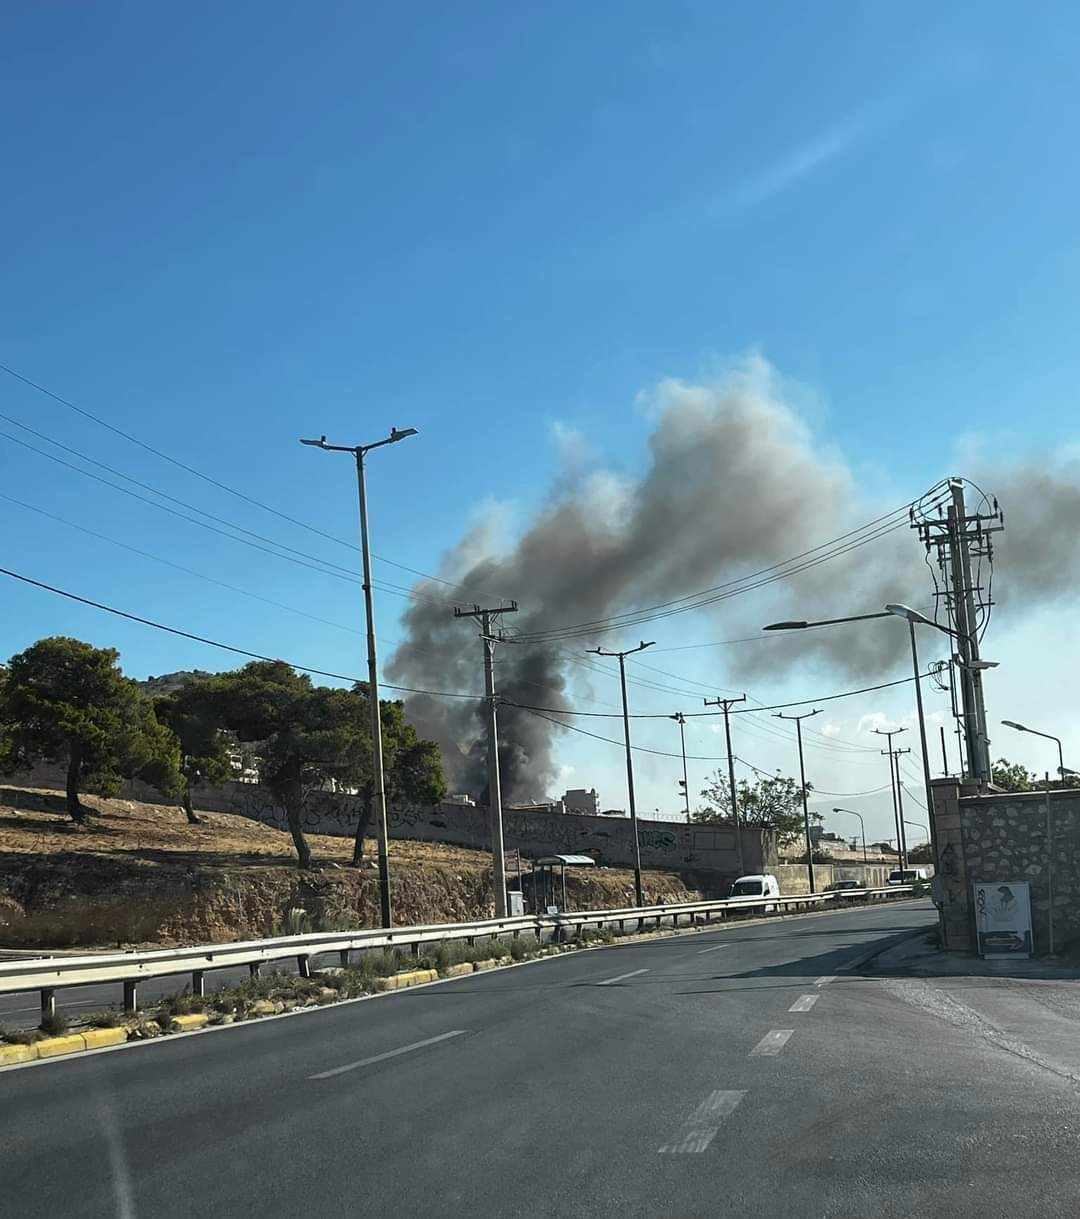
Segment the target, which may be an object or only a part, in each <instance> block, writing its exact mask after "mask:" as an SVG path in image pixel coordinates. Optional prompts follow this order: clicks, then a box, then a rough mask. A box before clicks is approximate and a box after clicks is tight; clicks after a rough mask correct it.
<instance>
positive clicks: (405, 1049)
mask: <svg viewBox="0 0 1080 1219" xmlns="http://www.w3.org/2000/svg"><path fill="white" fill-rule="evenodd" d="M465 1031H466V1030H465V1029H452V1030H451V1031H450V1032H449V1033H440V1034H439V1036H438V1037H428V1038H427V1040H426V1041H414V1042H413V1043H412V1045H403V1046H400V1047H399V1048H398V1049H396V1050H387V1051H386V1053H385V1054H373V1055H372V1056H371V1057H370V1058H361V1059H360V1061H359V1062H347V1063H346V1064H345V1065H344V1066H343V1067H334V1069H333V1070H332V1071H320V1072H319V1073H318V1075H309V1076H308V1079H332V1078H333V1077H334V1076H335V1075H344V1074H345V1072H346V1071H355V1070H356V1069H357V1068H358V1067H370V1066H371V1065H372V1064H373V1063H376V1062H385V1061H386V1059H388V1058H397V1057H398V1055H399V1054H411V1053H412V1052H413V1050H422V1049H423V1048H424V1047H425V1046H429V1045H438V1043H439V1042H440V1041H449V1039H450V1038H451V1037H460V1036H461V1035H462V1034H463V1033H464V1032H465Z"/></svg>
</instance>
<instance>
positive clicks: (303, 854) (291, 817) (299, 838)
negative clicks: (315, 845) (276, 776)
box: [285, 764, 311, 869]
mask: <svg viewBox="0 0 1080 1219" xmlns="http://www.w3.org/2000/svg"><path fill="white" fill-rule="evenodd" d="M303 810H304V791H303V785H302V782H301V778H300V767H299V765H298V764H297V765H296V766H295V767H294V774H293V777H292V778H291V779H290V780H289V784H288V788H287V789H286V795H285V817H286V819H287V820H288V822H289V833H290V834H291V835H292V840H293V846H294V847H296V866H297V867H298V868H303V869H308V868H310V867H311V848H310V847H309V846H308V844H307V839H306V838H305V837H304V828H303V824H302V823H301V820H300V818H301V814H302V813H303Z"/></svg>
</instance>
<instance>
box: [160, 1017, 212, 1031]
mask: <svg viewBox="0 0 1080 1219" xmlns="http://www.w3.org/2000/svg"><path fill="white" fill-rule="evenodd" d="M209 1023H210V1017H209V1016H208V1015H206V1013H205V1012H192V1013H191V1014H190V1015H188V1016H173V1018H172V1020H171V1021H170V1022H169V1027H170V1028H174V1029H179V1030H180V1031H181V1032H182V1033H186V1032H187V1031H188V1030H189V1029H201V1028H204V1027H205V1026H206V1025H208V1024H209Z"/></svg>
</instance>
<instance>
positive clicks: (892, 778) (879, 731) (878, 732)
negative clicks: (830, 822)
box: [874, 728, 907, 871]
mask: <svg viewBox="0 0 1080 1219" xmlns="http://www.w3.org/2000/svg"><path fill="white" fill-rule="evenodd" d="M901 732H907V729H906V728H893V729H890V730H889V731H888V732H886V731H885V729H883V728H875V729H874V735H875V736H883V737H885V739H886V740H887V741H888V742H889V748H888V749H883V750H882V751H881V756H882V757H888V759H889V786H890V787H891V789H892V811H893V817H894V818H895V820H896V850H897V854H898V855H899V858H900V870H901V871H903V868H904V855H903V846H902V845H901V844H902V843H903V836H902V835H903V830H901V828H900V812H899V808H898V806H897V798H896V774H895V773H894V771H893V747H892V739H893V737H894V736H899V735H900V733H901Z"/></svg>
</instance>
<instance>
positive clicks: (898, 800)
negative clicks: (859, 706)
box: [893, 749, 911, 872]
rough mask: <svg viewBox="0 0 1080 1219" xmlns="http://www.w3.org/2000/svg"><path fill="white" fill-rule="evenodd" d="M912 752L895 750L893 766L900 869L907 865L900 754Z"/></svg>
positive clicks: (905, 823)
mask: <svg viewBox="0 0 1080 1219" xmlns="http://www.w3.org/2000/svg"><path fill="white" fill-rule="evenodd" d="M904 753H911V750H910V749H894V750H893V766H894V767H895V768H896V813H897V816H898V817H899V818H900V871H901V872H902V871H903V870H904V869H905V868H906V867H907V831H906V830H905V829H904V826H905V825H907V822H906V821H905V820H904V784H903V782H902V780H901V778H900V755H901V754H904Z"/></svg>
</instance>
